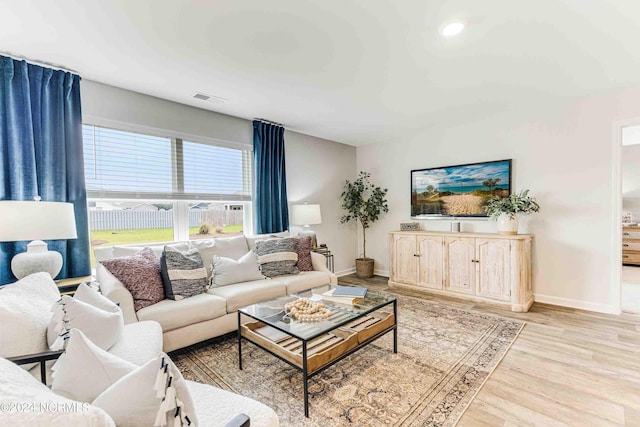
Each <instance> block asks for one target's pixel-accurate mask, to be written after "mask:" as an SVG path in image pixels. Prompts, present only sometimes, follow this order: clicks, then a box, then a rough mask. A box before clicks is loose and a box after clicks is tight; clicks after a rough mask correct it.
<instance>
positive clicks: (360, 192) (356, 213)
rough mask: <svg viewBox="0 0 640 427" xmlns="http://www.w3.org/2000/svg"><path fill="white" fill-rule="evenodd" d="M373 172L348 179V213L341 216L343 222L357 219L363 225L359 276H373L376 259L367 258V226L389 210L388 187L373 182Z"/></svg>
mask: <svg viewBox="0 0 640 427" xmlns="http://www.w3.org/2000/svg"><path fill="white" fill-rule="evenodd" d="M370 177H371V174H370V173H368V172H363V171H360V173H359V174H358V178H357V179H356V180H355V181H353V182H351V181H349V180H347V181H346V182H345V184H344V190H343V191H342V194H341V195H340V197H341V198H342V209H344V210H345V211H346V212H347V213H346V214H345V215H343V216H342V217H341V218H340V222H341V223H343V224H344V223H347V222H350V221H355V222H356V223H358V222H359V223H360V225H361V226H362V252H363V254H362V258H357V259H356V275H357V276H358V277H372V276H373V266H374V263H375V261H374V260H373V259H372V258H367V228H369V227H370V226H371V224H372V223H374V222H376V221H377V220H378V219H380V215H382V213H386V212H389V206H388V202H387V197H386V196H387V189H386V188H381V187H379V186H377V185H374V184H372V183H371V182H370V181H369V178H370Z"/></svg>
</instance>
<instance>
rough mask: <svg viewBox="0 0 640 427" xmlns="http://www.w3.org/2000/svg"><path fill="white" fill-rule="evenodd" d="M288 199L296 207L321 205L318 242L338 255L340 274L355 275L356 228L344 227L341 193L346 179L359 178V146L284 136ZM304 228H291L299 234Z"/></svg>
mask: <svg viewBox="0 0 640 427" xmlns="http://www.w3.org/2000/svg"><path fill="white" fill-rule="evenodd" d="M284 142H285V146H286V153H287V158H286V162H287V164H286V166H287V197H288V198H289V202H290V203H292V204H301V203H304V202H309V203H318V204H320V210H321V214H322V224H318V225H314V226H312V229H313V230H314V231H315V232H316V236H317V238H318V243H326V244H327V246H328V247H329V249H331V252H332V253H333V254H334V263H335V271H336V273H338V274H341V273H347V272H352V269H353V268H354V259H355V258H356V255H357V245H356V242H357V239H356V230H355V227H351V226H348V225H341V224H340V215H341V208H340V194H341V193H342V187H343V185H344V182H345V180H347V179H349V180H353V179H354V178H355V175H356V149H355V147H352V146H349V145H344V144H339V143H337V142H331V141H327V140H323V139H319V138H315V137H312V136H308V135H303V134H300V133H296V132H289V131H286V132H285V134H284ZM301 229H302V227H296V226H292V227H291V232H292V233H293V234H296V233H297V232H298V231H299V230H301Z"/></svg>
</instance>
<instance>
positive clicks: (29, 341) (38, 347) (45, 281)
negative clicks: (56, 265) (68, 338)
mask: <svg viewBox="0 0 640 427" xmlns="http://www.w3.org/2000/svg"><path fill="white" fill-rule="evenodd" d="M58 299H60V293H59V292H58V287H57V286H56V284H55V282H54V281H53V279H52V278H51V276H50V275H49V273H35V274H31V275H29V276H27V277H24V278H22V279H20V280H18V281H17V282H15V283H12V284H10V285H5V286H2V287H0V325H1V326H0V327H1V328H2V333H0V357H15V356H24V355H25V354H32V353H40V352H42V351H46V350H48V347H49V346H48V345H47V326H48V325H49V322H50V321H51V311H50V309H51V305H52V304H54V303H55V302H56V301H57V300H58ZM32 366H35V364H27V365H22V368H24V369H30V368H31V367H32Z"/></svg>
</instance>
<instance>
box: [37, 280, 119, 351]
mask: <svg viewBox="0 0 640 427" xmlns="http://www.w3.org/2000/svg"><path fill="white" fill-rule="evenodd" d="M51 311H53V317H52V318H51V321H50V323H49V329H48V331H47V341H48V343H49V347H50V348H51V349H52V350H58V349H61V348H62V346H63V345H62V344H63V337H64V336H65V335H66V333H67V332H68V331H69V330H70V329H72V328H76V329H79V330H81V331H82V333H83V334H85V335H86V336H87V338H89V339H90V340H91V341H92V342H93V343H94V344H96V345H97V346H98V347H100V348H102V349H104V350H108V349H110V348H111V347H112V346H113V345H114V344H115V343H116V342H117V341H118V340H119V339H120V337H121V336H122V330H123V329H124V320H123V317H122V311H121V310H120V307H118V306H117V305H116V304H115V303H113V302H112V301H110V300H109V299H108V298H106V297H104V296H102V295H100V294H99V293H98V292H96V291H94V290H93V289H91V288H89V287H88V286H87V285H85V284H81V285H80V286H78V291H77V292H76V294H75V295H74V297H73V298H72V297H70V296H68V295H64V296H63V297H62V298H61V299H60V301H59V302H57V303H55V304H54V305H53V307H52V308H51Z"/></svg>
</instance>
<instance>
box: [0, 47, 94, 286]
mask: <svg viewBox="0 0 640 427" xmlns="http://www.w3.org/2000/svg"><path fill="white" fill-rule="evenodd" d="M0 73H1V75H0V170H1V174H0V200H33V197H34V196H36V195H39V196H40V197H42V200H43V201H48V202H71V203H73V204H74V208H75V215H76V226H77V229H78V238H77V239H72V240H52V241H47V243H48V245H49V250H53V251H58V252H60V253H61V254H62V258H63V260H64V264H63V266H62V271H61V272H60V274H59V275H58V278H68V277H79V276H87V275H90V274H91V265H90V261H89V255H90V252H89V250H90V249H89V227H88V219H87V196H86V191H85V190H86V189H85V182H84V164H83V157H82V111H81V109H80V77H79V76H78V75H75V74H71V73H68V72H65V71H60V70H52V69H50V68H44V67H40V66H37V65H32V64H28V63H26V62H25V61H18V60H15V59H13V58H8V57H5V56H0ZM27 243H29V242H15V243H13V242H10V243H0V284H6V283H9V282H13V281H15V277H14V276H13V274H12V273H11V268H10V265H11V258H13V256H14V255H15V254H17V253H19V252H24V251H25V250H26V247H27Z"/></svg>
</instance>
